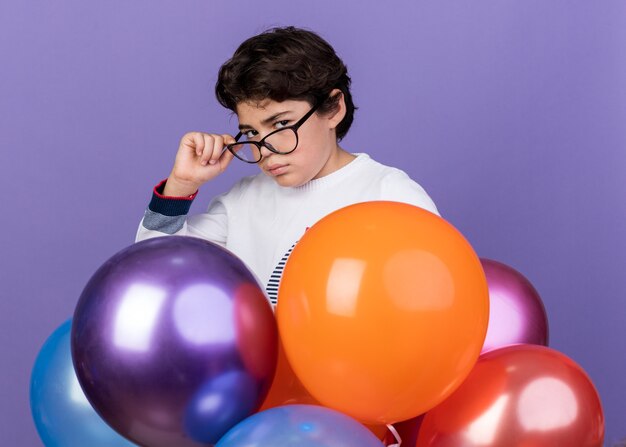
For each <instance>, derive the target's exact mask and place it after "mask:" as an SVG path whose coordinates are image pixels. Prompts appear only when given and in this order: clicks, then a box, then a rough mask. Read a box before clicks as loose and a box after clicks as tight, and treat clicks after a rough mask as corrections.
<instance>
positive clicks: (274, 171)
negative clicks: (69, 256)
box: [266, 164, 288, 175]
mask: <svg viewBox="0 0 626 447" xmlns="http://www.w3.org/2000/svg"><path fill="white" fill-rule="evenodd" d="M287 166H288V165H285V164H274V165H269V166H268V167H267V168H266V170H267V172H269V173H270V174H271V175H280V174H283V173H284V172H285V171H286V170H287Z"/></svg>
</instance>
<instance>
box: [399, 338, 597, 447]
mask: <svg viewBox="0 0 626 447" xmlns="http://www.w3.org/2000/svg"><path fill="white" fill-rule="evenodd" d="M603 438H604V415H603V412H602V405H601V403H600V398H599V396H598V392H597V391H596V389H595V387H594V386H593V383H591V380H589V377H588V376H587V374H586V373H585V371H583V369H582V368H581V367H580V366H579V365H577V364H576V363H575V362H574V361H572V360H571V359H570V358H568V357H567V356H565V355H564V354H562V353H560V352H558V351H555V350H553V349H550V348H546V347H543V346H535V345H515V346H508V347H505V348H501V349H496V350H493V351H490V352H487V353H485V354H483V355H481V356H480V358H479V360H478V362H477V363H476V366H475V367H474V369H473V370H472V372H471V373H470V375H469V376H468V377H467V379H465V382H463V384H462V385H461V386H460V387H459V388H458V389H457V390H456V391H455V392H454V393H453V394H452V395H451V396H450V397H449V398H448V399H446V400H445V401H443V403H441V404H440V405H438V406H437V407H435V408H433V409H432V410H430V411H429V412H427V413H426V416H424V420H423V421H422V426H421V428H420V430H419V435H418V440H417V446H416V447H511V446H518V447H561V446H564V447H565V446H567V447H573V446H576V447H602V442H603ZM403 446H404V444H403ZM409 447H414V446H412V445H410V444H409Z"/></svg>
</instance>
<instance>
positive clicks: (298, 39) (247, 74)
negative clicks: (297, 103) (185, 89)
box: [215, 26, 356, 140]
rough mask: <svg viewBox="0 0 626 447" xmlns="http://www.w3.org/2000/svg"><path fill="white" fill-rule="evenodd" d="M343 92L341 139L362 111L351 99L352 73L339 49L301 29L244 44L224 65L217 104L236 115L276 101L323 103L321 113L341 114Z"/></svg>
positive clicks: (217, 87)
mask: <svg viewBox="0 0 626 447" xmlns="http://www.w3.org/2000/svg"><path fill="white" fill-rule="evenodd" d="M335 88H337V89H340V90H341V92H342V93H343V97H344V100H345V103H346V116H345V117H344V118H343V120H342V121H341V123H339V125H338V126H337V129H336V132H337V140H341V139H342V138H343V137H344V136H345V135H346V133H348V129H350V125H351V124H352V120H353V118H354V111H355V109H356V107H355V106H354V103H353V102H352V95H351V94H350V77H349V76H348V69H347V67H346V66H345V64H344V63H343V62H342V61H341V59H340V58H339V56H337V54H336V53H335V50H334V49H333V48H332V47H331V46H330V45H329V44H328V42H326V41H325V40H324V39H322V38H321V37H320V36H318V35H317V34H315V33H314V32H311V31H307V30H303V29H299V28H295V27H293V26H289V27H285V28H272V29H269V30H267V31H265V32H263V33H261V34H259V35H257V36H254V37H251V38H249V39H247V40H246V41H245V42H243V43H242V44H241V45H240V46H239V48H238V49H237V51H235V54H234V55H233V57H232V58H230V59H229V60H228V61H226V62H225V63H224V65H222V67H221V68H220V71H219V75H218V78H217V84H216V85H215V95H216V96H217V100H218V101H219V102H220V104H222V105H223V106H224V107H226V108H228V109H230V110H232V111H233V112H236V107H237V104H238V103H241V102H249V101H263V100H264V99H271V100H274V101H277V102H281V101H285V100H288V99H295V100H306V101H308V102H309V103H310V104H311V105H314V104H316V103H318V102H321V105H320V108H319V109H318V113H320V114H326V113H329V112H332V111H335V110H336V109H337V103H338V101H339V99H340V95H338V94H336V95H334V96H333V97H329V94H330V92H331V90H333V89H335Z"/></svg>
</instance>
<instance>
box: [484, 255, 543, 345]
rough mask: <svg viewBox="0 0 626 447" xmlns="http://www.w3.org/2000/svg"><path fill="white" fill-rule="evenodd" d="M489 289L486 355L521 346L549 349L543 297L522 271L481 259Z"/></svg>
mask: <svg viewBox="0 0 626 447" xmlns="http://www.w3.org/2000/svg"><path fill="white" fill-rule="evenodd" d="M480 262H481V263H482V266H483V270H484V271H485V276H486V277H487V285H488V286H489V325H488V327H487V337H486V338H485V343H484V344H483V349H482V353H485V352H487V351H490V350H492V349H497V348H502V347H504V346H509V345H513V344H519V343H527V344H534V345H542V346H547V344H548V318H547V316H546V310H545V308H544V307H543V303H542V301H541V297H540V296H539V294H538V293H537V290H535V288H534V287H533V285H532V284H531V283H530V281H529V280H528V279H526V278H525V277H524V275H522V274H521V273H520V272H518V271H517V270H515V269H513V268H512V267H509V266H508V265H506V264H503V263H501V262H498V261H493V260H491V259H484V258H481V260H480Z"/></svg>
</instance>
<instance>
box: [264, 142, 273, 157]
mask: <svg viewBox="0 0 626 447" xmlns="http://www.w3.org/2000/svg"><path fill="white" fill-rule="evenodd" d="M272 154H273V152H272V151H270V150H269V149H268V148H267V147H266V146H265V145H264V144H263V145H261V156H262V157H263V158H265V157H269V156H270V155H272Z"/></svg>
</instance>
